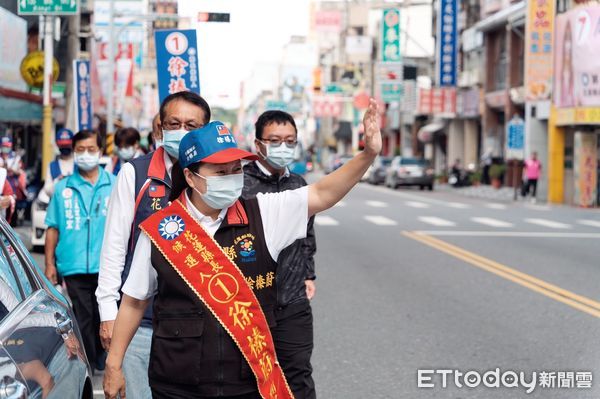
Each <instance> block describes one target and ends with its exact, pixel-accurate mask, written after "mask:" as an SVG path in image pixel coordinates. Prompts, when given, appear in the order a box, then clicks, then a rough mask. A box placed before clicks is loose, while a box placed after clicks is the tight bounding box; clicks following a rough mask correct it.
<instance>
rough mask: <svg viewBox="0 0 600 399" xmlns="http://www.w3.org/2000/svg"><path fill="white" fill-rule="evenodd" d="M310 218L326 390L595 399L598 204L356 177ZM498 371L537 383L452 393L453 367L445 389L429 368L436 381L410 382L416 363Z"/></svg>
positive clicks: (330, 394) (322, 388)
mask: <svg viewBox="0 0 600 399" xmlns="http://www.w3.org/2000/svg"><path fill="white" fill-rule="evenodd" d="M317 225H318V227H317V238H318V255H317V275H318V279H317V296H316V298H315V299H314V301H313V307H314V315H315V341H316V344H315V351H314V356H313V366H314V376H315V380H316V383H317V387H318V393H319V396H320V397H321V398H344V399H354V398H356V399H359V398H361V399H362V398H378V399H379V398H415V397H423V398H522V397H534V398H592V397H596V398H597V397H599V392H600V387H599V385H600V383H598V382H597V381H594V379H596V378H597V379H600V349H599V347H600V345H599V344H600V338H599V335H598V327H599V326H600V319H599V318H600V303H599V302H598V301H600V285H599V284H598V282H599V281H600V262H599V261H598V250H597V247H598V244H600V212H598V210H582V209H575V208H568V207H549V206H545V205H531V204H525V203H522V202H519V203H492V202H489V201H482V200H476V199H470V198H466V197H463V196H458V195H456V194H455V193H453V192H452V191H449V190H444V191H441V192H440V191H434V192H432V193H429V192H419V191H418V190H412V189H399V190H391V189H388V188H384V187H374V186H370V185H367V184H361V185H360V186H359V187H357V188H355V189H354V190H353V191H352V192H351V193H350V194H349V195H348V196H347V197H346V198H345V200H344V201H343V202H342V203H341V204H340V205H339V206H336V207H335V208H333V209H331V210H329V211H327V212H325V213H324V214H322V215H320V216H318V217H317ZM496 368H498V369H499V371H498V376H499V377H501V379H502V377H503V374H504V373H505V372H507V371H514V372H517V373H519V372H524V373H525V374H524V375H525V380H526V382H527V383H529V382H530V381H531V379H532V375H533V374H532V373H533V372H536V373H537V375H536V379H535V380H536V381H537V382H538V384H537V386H536V387H535V388H534V389H533V392H532V393H531V394H526V393H525V391H526V389H527V388H525V387H523V385H520V384H519V387H514V386H513V387H509V388H495V387H492V388H488V387H486V386H485V385H484V384H483V383H480V384H479V385H478V386H477V387H475V388H467V387H463V388H456V387H455V384H454V377H455V374H450V375H448V381H447V382H448V383H447V388H443V387H442V375H441V374H439V373H436V374H428V373H426V372H423V374H422V376H423V377H427V376H430V377H432V379H431V380H423V382H425V383H430V384H431V383H433V384H434V387H430V388H425V387H422V388H419V387H418V370H419V369H422V370H458V371H460V372H462V373H466V372H469V371H472V370H474V371H477V372H478V373H479V375H480V376H483V375H484V374H485V373H486V372H487V371H489V370H492V371H494V370H496ZM543 371H546V372H548V373H551V372H554V375H553V376H552V374H548V375H547V377H548V378H546V376H540V373H541V372H543ZM559 372H566V373H567V374H564V375H562V374H561V375H560V376H559V374H558V373H559ZM570 372H572V373H573V374H568V373H570ZM581 372H591V373H592V378H593V380H592V383H591V384H592V388H591V389H588V388H583V387H582V388H576V387H577V386H578V383H579V385H580V386H585V381H584V380H585V379H586V378H587V374H584V373H581ZM596 373H597V374H598V375H596ZM471 377H472V379H470V382H471V383H472V384H473V385H476V383H477V379H476V378H477V377H476V376H475V375H473V374H471ZM559 377H560V378H559ZM488 378H489V379H488V380H487V381H488V384H489V385H492V386H493V385H495V384H494V381H495V378H494V376H493V375H492V376H489V377H488ZM540 378H541V380H540ZM577 378H580V379H581V380H582V381H579V382H578V381H577ZM462 381H463V380H462V379H459V383H462V384H463V385H464V382H462ZM540 381H543V382H544V383H545V382H547V381H550V382H551V383H552V382H553V383H554V386H556V387H558V386H559V385H561V386H565V385H566V386H569V385H573V386H575V388H564V387H563V388H546V387H544V388H542V387H540ZM505 382H506V385H509V386H510V385H514V384H512V383H511V382H512V381H511V379H510V375H509V374H507V375H506V380H505Z"/></svg>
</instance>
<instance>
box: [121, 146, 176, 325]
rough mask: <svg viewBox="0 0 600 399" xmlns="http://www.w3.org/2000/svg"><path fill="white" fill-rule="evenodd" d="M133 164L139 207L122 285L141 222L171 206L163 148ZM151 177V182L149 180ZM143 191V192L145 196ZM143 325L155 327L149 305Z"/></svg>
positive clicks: (129, 264)
mask: <svg viewBox="0 0 600 399" xmlns="http://www.w3.org/2000/svg"><path fill="white" fill-rule="evenodd" d="M130 163H131V165H132V166H133V169H134V170H135V201H136V209H135V213H134V216H133V223H132V231H131V234H130V237H129V241H128V242H127V255H126V256H125V267H124V268H123V273H122V274H121V285H123V284H125V281H126V280H127V276H128V275H129V269H130V268H131V261H132V260H133V253H134V252H135V246H136V244H137V241H138V238H139V237H140V233H141V230H140V228H139V225H140V223H142V222H143V221H144V220H146V219H147V218H148V217H149V216H150V215H152V214H153V213H154V212H156V211H160V210H161V209H163V208H165V207H167V204H168V200H169V194H170V193H171V178H170V176H169V174H168V173H167V169H166V166H165V162H164V155H163V150H160V151H154V152H151V153H149V154H146V155H143V156H141V157H139V158H135V159H133V160H131V161H130ZM148 180H149V183H147V181H148ZM142 189H143V190H144V191H143V192H142ZM140 192H142V195H141V196H140ZM138 197H139V198H138ZM138 200H139V202H138ZM142 326H144V327H152V306H148V307H147V308H146V311H145V312H144V318H143V319H142Z"/></svg>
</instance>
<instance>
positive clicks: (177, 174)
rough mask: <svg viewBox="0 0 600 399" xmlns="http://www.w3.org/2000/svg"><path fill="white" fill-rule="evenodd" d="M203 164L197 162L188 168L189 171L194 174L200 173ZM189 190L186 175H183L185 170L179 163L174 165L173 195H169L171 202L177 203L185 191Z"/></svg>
mask: <svg viewBox="0 0 600 399" xmlns="http://www.w3.org/2000/svg"><path fill="white" fill-rule="evenodd" d="M201 165H202V162H196V163H193V164H191V165H190V166H188V167H187V169H189V170H191V171H192V172H194V173H197V172H198V169H200V166H201ZM186 188H188V184H187V181H186V180H185V175H184V174H183V169H181V166H180V165H179V162H176V163H174V164H173V169H171V194H170V195H169V201H175V200H176V199H177V198H179V196H180V195H181V193H182V192H183V190H185V189H186Z"/></svg>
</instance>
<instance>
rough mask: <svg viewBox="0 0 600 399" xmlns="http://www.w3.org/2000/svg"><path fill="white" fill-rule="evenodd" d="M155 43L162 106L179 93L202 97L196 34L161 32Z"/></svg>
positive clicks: (158, 32)
mask: <svg viewBox="0 0 600 399" xmlns="http://www.w3.org/2000/svg"><path fill="white" fill-rule="evenodd" d="M154 40H155V42H156V72H157V74H158V98H159V102H161V103H162V101H163V100H164V98H165V97H167V96H168V95H169V94H173V93H177V92H180V91H191V92H194V93H197V94H200V80H199V78H198V48H197V44H196V31H195V30H193V29H186V30H158V31H156V32H155V34H154Z"/></svg>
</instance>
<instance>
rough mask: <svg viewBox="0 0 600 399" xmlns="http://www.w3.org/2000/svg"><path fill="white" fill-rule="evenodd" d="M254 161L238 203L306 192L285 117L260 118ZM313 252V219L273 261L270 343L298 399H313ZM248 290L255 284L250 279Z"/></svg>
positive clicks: (292, 125) (293, 132)
mask: <svg viewBox="0 0 600 399" xmlns="http://www.w3.org/2000/svg"><path fill="white" fill-rule="evenodd" d="M255 137H256V140H255V146H256V151H257V153H258V155H259V157H260V158H259V159H258V160H257V161H254V162H251V163H249V164H247V165H246V166H244V190H243V191H242V197H243V198H244V199H250V198H254V197H256V195H257V194H259V193H276V192H281V191H285V190H294V189H297V188H300V187H303V186H306V181H305V180H304V178H303V177H302V176H300V175H297V174H295V173H291V172H290V170H289V168H288V165H290V163H292V161H294V156H295V153H296V147H297V146H298V130H297V128H296V122H295V121H294V118H293V117H292V116H291V115H290V114H288V113H287V112H283V111H278V110H273V111H266V112H264V113H263V114H262V115H260V116H259V117H258V119H257V121H256V124H255ZM316 251H317V245H316V239H315V230H314V216H313V217H311V218H310V219H309V221H308V227H307V230H306V238H303V239H299V240H296V241H295V242H294V243H293V244H291V245H290V246H288V247H287V248H285V249H284V250H283V251H282V252H281V253H280V255H279V257H278V259H277V270H276V273H275V276H276V285H277V305H276V307H275V312H274V314H275V321H276V325H275V327H273V328H271V333H272V334H273V341H274V343H275V348H276V349H277V359H278V360H279V362H280V364H281V367H282V368H283V372H284V374H285V376H286V379H287V381H288V383H289V385H290V388H291V390H292V392H293V393H294V397H295V398H296V399H305V398H306V399H308V398H316V394H315V383H314V381H313V378H312V366H311V364H310V358H311V355H312V350H313V317H312V309H311V306H310V299H312V297H313V296H314V294H315V290H316V287H315V282H314V280H315V278H316V276H315V260H314V255H315V253H316ZM249 282H250V284H251V286H252V285H255V284H257V282H256V279H253V278H250V279H249Z"/></svg>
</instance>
